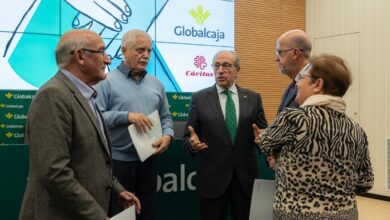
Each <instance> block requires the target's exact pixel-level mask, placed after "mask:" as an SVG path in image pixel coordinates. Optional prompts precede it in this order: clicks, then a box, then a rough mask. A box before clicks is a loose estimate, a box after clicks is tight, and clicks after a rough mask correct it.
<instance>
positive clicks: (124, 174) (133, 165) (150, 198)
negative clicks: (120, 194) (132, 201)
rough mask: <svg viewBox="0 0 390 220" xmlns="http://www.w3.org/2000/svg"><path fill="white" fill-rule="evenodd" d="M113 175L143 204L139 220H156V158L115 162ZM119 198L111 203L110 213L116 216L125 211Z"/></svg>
mask: <svg viewBox="0 0 390 220" xmlns="http://www.w3.org/2000/svg"><path fill="white" fill-rule="evenodd" d="M113 173H114V176H116V178H118V180H119V182H120V183H121V184H122V185H123V186H124V187H125V189H126V190H127V191H129V192H132V193H134V194H135V195H136V196H137V197H138V199H139V200H140V202H141V214H140V215H137V220H155V219H156V200H157V192H156V189H157V169H156V157H153V156H152V157H150V158H148V159H147V160H145V161H144V162H141V161H119V160H113ZM117 201H118V200H117V198H116V199H114V200H113V202H112V203H111V210H110V213H111V214H112V215H115V214H117V213H119V212H121V211H122V210H123V207H122V206H121V205H120V204H118V202H117Z"/></svg>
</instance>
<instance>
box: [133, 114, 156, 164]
mask: <svg viewBox="0 0 390 220" xmlns="http://www.w3.org/2000/svg"><path fill="white" fill-rule="evenodd" d="M148 118H149V119H150V120H151V121H152V124H153V127H152V128H151V129H149V130H146V131H145V132H140V131H138V130H137V128H136V127H135V125H134V124H131V125H130V126H129V127H128V130H129V133H130V137H131V140H132V141H133V143H134V146H135V149H136V150H137V153H138V156H139V158H140V160H141V161H145V160H146V159H147V158H148V157H150V156H151V155H152V154H153V153H154V152H155V148H153V146H152V144H153V143H154V142H155V141H157V140H158V139H160V138H161V136H162V130H161V123H160V117H159V115H158V112H157V111H154V112H153V113H152V114H150V115H148Z"/></svg>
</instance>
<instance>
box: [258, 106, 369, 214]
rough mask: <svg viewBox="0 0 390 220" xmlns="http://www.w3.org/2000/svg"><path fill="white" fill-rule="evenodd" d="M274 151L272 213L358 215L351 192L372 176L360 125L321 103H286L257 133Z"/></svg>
mask: <svg viewBox="0 0 390 220" xmlns="http://www.w3.org/2000/svg"><path fill="white" fill-rule="evenodd" d="M259 147H260V149H261V150H262V151H263V152H264V153H265V154H267V155H275V156H276V158H277V159H276V168H275V174H276V194H275V201H274V219H285V220H290V219H300V220H311V219H313V220H314V219H315V220H320V219H337V220H341V219H348V220H354V219H356V220H357V219H358V212H357V207H356V200H355V194H358V193H363V192H366V191H368V190H369V189H370V188H371V187H372V185H373V181H374V176H373V173H372V168H371V162H370V158H369V152H368V142H367V136H366V134H365V132H364V131H363V129H362V128H361V127H360V126H359V125H358V124H356V123H355V122H354V121H352V120H351V119H350V118H349V117H347V116H346V114H345V113H343V112H339V111H335V110H333V109H331V108H328V107H324V106H305V107H304V108H300V109H287V110H286V111H284V112H282V113H281V114H279V115H278V116H277V118H276V119H275V121H274V122H273V124H272V125H271V126H270V127H269V128H268V129H267V130H266V131H265V132H264V133H263V134H262V135H261V139H260V142H259Z"/></svg>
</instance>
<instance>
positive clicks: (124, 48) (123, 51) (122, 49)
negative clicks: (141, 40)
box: [121, 47, 126, 58]
mask: <svg viewBox="0 0 390 220" xmlns="http://www.w3.org/2000/svg"><path fill="white" fill-rule="evenodd" d="M121 51H122V56H123V58H126V56H125V53H126V47H121Z"/></svg>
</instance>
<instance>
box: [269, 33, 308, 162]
mask: <svg viewBox="0 0 390 220" xmlns="http://www.w3.org/2000/svg"><path fill="white" fill-rule="evenodd" d="M310 52H311V41H310V38H309V36H308V35H307V34H306V32H304V31H302V30H299V29H293V30H290V31H287V32H285V33H283V34H282V35H281V36H280V37H279V38H278V40H277V41H276V51H275V61H276V63H277V64H278V67H279V72H280V73H281V74H283V75H286V76H288V77H289V78H290V79H291V82H290V84H288V86H287V88H286V90H285V91H284V93H283V96H282V101H281V102H280V105H279V108H278V114H279V113H280V112H282V111H283V110H284V109H285V108H298V107H299V105H298V103H296V102H295V97H296V96H297V92H298V89H297V86H296V83H297V81H298V78H299V77H300V76H302V75H303V74H305V73H307V72H308V70H309V68H310V63H309V58H310ZM267 161H268V165H269V167H271V168H273V167H274V166H275V159H274V158H272V157H268V158H267Z"/></svg>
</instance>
